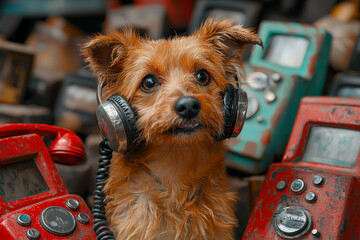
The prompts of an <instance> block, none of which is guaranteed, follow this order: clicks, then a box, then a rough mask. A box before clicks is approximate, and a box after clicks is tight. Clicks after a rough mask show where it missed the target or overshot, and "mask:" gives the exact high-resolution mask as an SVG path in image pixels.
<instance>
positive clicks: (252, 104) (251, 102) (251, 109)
mask: <svg viewBox="0 0 360 240" xmlns="http://www.w3.org/2000/svg"><path fill="white" fill-rule="evenodd" d="M246 94H247V98H248V107H247V112H246V117H245V118H246V119H249V118H251V117H252V116H254V115H255V113H256V112H257V111H258V110H259V106H260V104H259V100H258V99H257V97H256V96H255V95H254V94H252V93H251V92H248V91H247V92H246Z"/></svg>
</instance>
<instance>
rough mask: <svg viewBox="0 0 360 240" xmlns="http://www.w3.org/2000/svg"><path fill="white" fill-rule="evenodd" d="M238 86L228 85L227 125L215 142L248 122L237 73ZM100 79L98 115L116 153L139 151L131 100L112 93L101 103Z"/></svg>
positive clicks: (225, 113)
mask: <svg viewBox="0 0 360 240" xmlns="http://www.w3.org/2000/svg"><path fill="white" fill-rule="evenodd" d="M235 82H236V87H234V86H233V85H231V84H229V85H228V87H227V88H226V90H225V92H224V94H223V101H224V112H223V117H224V121H225V124H224V126H223V132H222V133H221V134H219V135H216V136H214V139H215V140H216V141H221V140H224V139H227V138H231V137H236V136H238V135H239V133H240V131H241V129H242V127H243V125H244V121H245V116H246V111H247V95H246V92H245V91H244V90H242V89H241V88H240V86H239V82H238V78H237V76H235ZM102 85H103V81H102V80H101V81H100V82H99V84H98V87H97V98H98V102H99V106H98V107H97V109H96V117H97V120H98V124H99V127H100V130H101V132H102V134H103V136H104V137H105V138H107V139H108V142H109V146H110V148H111V149H112V150H113V151H116V152H123V153H125V152H137V151H139V150H140V149H141V146H142V140H141V133H140V131H139V129H138V128H137V125H136V120H137V115H136V112H135V111H134V110H133V108H132V107H131V105H130V103H129V102H128V101H127V100H126V99H125V98H124V97H122V96H120V95H117V94H115V95H112V96H111V97H109V98H108V99H107V100H106V101H105V102H102V100H101V97H102V87H103V86H102Z"/></svg>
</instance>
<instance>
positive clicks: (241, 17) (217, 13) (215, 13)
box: [207, 9, 245, 24]
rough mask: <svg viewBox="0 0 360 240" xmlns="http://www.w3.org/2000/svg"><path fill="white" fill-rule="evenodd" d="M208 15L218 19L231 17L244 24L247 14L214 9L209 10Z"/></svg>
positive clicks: (237, 22)
mask: <svg viewBox="0 0 360 240" xmlns="http://www.w3.org/2000/svg"><path fill="white" fill-rule="evenodd" d="M207 17H208V18H209V17H214V18H215V19H217V20H220V19H224V18H230V19H231V20H233V21H234V22H235V23H236V24H244V22H245V14H244V13H243V12H240V11H234V10H227V9H212V10H210V11H209V13H208V16H207Z"/></svg>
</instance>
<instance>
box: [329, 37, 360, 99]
mask: <svg viewBox="0 0 360 240" xmlns="http://www.w3.org/2000/svg"><path fill="white" fill-rule="evenodd" d="M328 93H329V95H331V96H339V97H357V98H359V97H360V37H358V40H357V43H356V46H355V47H354V50H353V52H352V55H351V59H350V62H349V65H348V69H347V71H345V72H343V73H338V74H336V75H335V78H334V80H333V82H332V83H331V86H330V89H329V92H328Z"/></svg>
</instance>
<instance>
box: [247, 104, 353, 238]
mask: <svg viewBox="0 0 360 240" xmlns="http://www.w3.org/2000/svg"><path fill="white" fill-rule="evenodd" d="M313 126H322V127H333V128H334V127H335V128H341V129H351V130H355V131H360V99H354V98H351V99H350V98H339V97H337V98H332V97H306V98H304V99H303V100H302V101H301V105H300V108H299V112H298V115H297V118H296V121H295V124H294V128H293V131H292V134H291V137H290V141H289V144H288V146H287V149H286V152H285V155H284V157H283V159H282V162H281V163H275V164H272V165H271V166H270V168H269V171H268V172H267V175H266V180H265V183H264V185H263V187H262V189H261V192H260V194H259V197H258V199H257V202H256V204H255V208H254V210H253V212H252V214H251V217H250V220H249V222H248V226H247V228H246V230H245V234H244V236H243V239H292V238H293V237H291V236H288V237H285V238H284V237H280V235H282V233H281V231H280V233H279V230H275V229H276V227H275V223H274V222H275V220H276V219H277V216H278V215H279V213H280V212H282V211H283V209H284V208H288V207H296V208H300V209H302V210H304V211H307V212H308V213H309V215H310V218H309V219H310V220H311V223H309V224H310V225H309V226H308V227H309V230H308V231H305V230H304V232H302V233H301V234H300V235H301V236H300V237H298V238H295V239H316V238H315V236H313V235H312V232H311V231H312V230H314V229H316V230H317V231H318V232H320V238H319V239H331V240H333V239H343V240H356V239H360V214H359V209H360V182H359V180H360V154H359V153H358V155H357V158H356V159H357V160H356V164H355V166H354V167H340V166H333V165H328V164H326V162H325V163H316V162H307V161H305V160H307V159H303V154H304V150H305V146H306V142H307V139H308V136H309V131H310V129H311V127H313ZM354 144H359V142H355V143H354ZM315 176H321V177H323V179H324V180H325V181H324V183H323V184H322V185H316V184H314V183H313V179H314V177H315ZM296 179H301V180H303V181H304V182H305V184H306V188H305V190H304V191H303V192H302V193H295V192H294V191H292V190H291V187H290V186H291V184H292V182H293V181H294V180H296ZM280 181H284V182H286V188H285V189H280V190H279V189H277V188H276V184H277V183H279V182H280ZM311 192H312V193H315V194H316V196H317V199H316V200H315V202H312V203H310V202H309V201H307V200H306V195H307V194H309V193H311ZM289 219H290V220H294V219H295V221H298V222H297V223H300V222H301V223H304V222H302V220H299V218H295V217H292V216H288V219H285V220H284V221H287V220H289ZM290 220H289V221H290ZM309 222H310V221H309ZM276 226H277V225H276Z"/></svg>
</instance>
